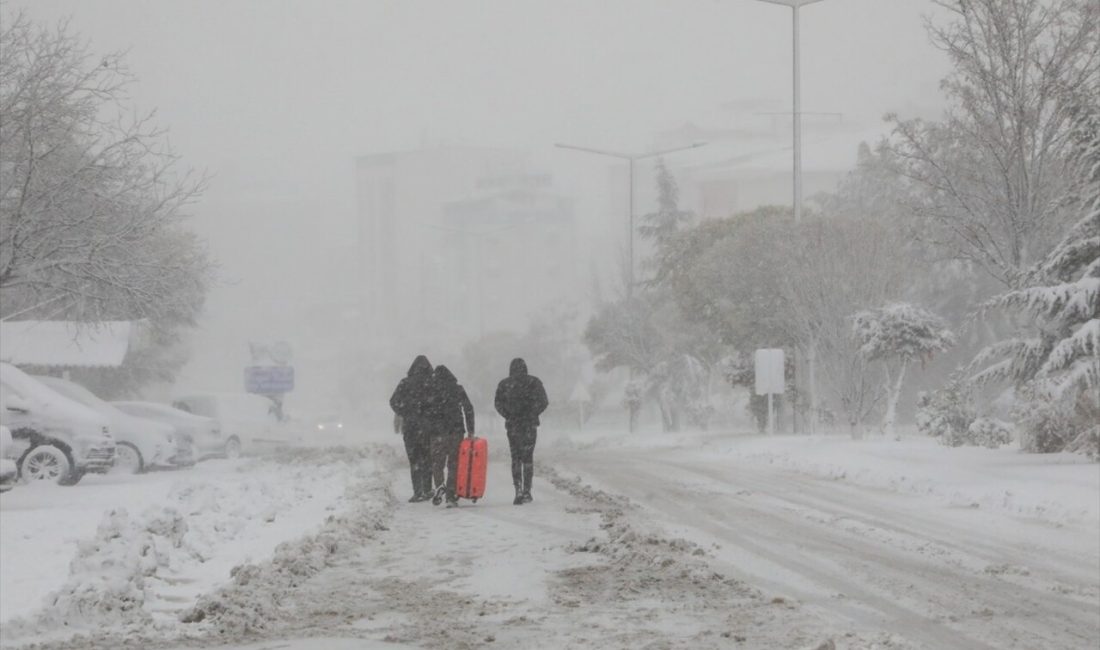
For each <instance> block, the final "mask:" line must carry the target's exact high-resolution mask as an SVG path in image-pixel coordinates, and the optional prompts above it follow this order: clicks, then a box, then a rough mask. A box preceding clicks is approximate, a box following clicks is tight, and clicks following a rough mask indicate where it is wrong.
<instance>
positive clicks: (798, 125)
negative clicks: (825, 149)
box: [757, 0, 821, 433]
mask: <svg viewBox="0 0 1100 650" xmlns="http://www.w3.org/2000/svg"><path fill="white" fill-rule="evenodd" d="M757 1H758V2H767V3H770V4H775V5H786V6H788V7H790V8H791V57H792V63H791V73H792V74H791V86H792V92H791V94H792V95H793V103H794V108H793V115H792V116H791V117H792V120H791V121H792V122H793V134H792V135H793V141H794V142H793V145H794V146H793V149H794V154H793V157H794V160H793V161H792V166H793V167H794V169H793V174H792V176H793V182H792V184H793V186H794V187H793V190H794V191H793V194H794V196H793V201H794V222H795V223H796V224H797V223H801V222H802V44H801V34H800V30H799V9H801V8H802V7H803V6H805V5H808V4H813V3H815V2H821V0H757ZM799 357H800V355H798V350H797V348H796V349H795V368H796V371H795V372H796V373H797V372H798V370H797V369H798V368H800V367H801V365H802V359H801V358H799ZM807 357H808V358H809V369H808V370H809V373H808V374H809V377H808V380H809V381H808V382H807V383H808V384H809V394H810V422H809V424H810V427H809V428H810V433H816V430H817V368H816V361H817V350H816V349H815V342H814V341H813V340H811V341H810V350H809V354H808V355H807ZM793 413H795V411H794V410H793V409H792V414H793ZM795 422H797V418H795Z"/></svg>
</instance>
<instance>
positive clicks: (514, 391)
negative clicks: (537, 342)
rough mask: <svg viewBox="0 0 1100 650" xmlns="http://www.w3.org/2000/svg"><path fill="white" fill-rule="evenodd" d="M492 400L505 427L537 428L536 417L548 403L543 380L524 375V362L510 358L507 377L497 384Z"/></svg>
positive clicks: (525, 367)
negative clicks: (494, 396) (493, 399)
mask: <svg viewBox="0 0 1100 650" xmlns="http://www.w3.org/2000/svg"><path fill="white" fill-rule="evenodd" d="M495 403H496V408H497V413H500V415H501V417H503V418H504V424H505V427H506V428H507V429H508V430H512V429H516V428H528V427H537V426H538V425H539V424H540V422H539V416H540V415H542V412H543V411H545V410H546V407H547V406H548V405H549V404H550V402H549V400H547V399H546V389H545V388H543V386H542V381H541V380H540V379H539V378H538V377H535V376H534V375H529V374H527V363H526V362H525V361H524V360H523V359H513V360H512V364H511V366H510V367H509V368H508V377H507V378H505V379H503V380H501V382H500V383H499V384H497V395H496V400H495Z"/></svg>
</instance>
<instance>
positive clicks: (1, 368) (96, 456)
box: [0, 363, 115, 485]
mask: <svg viewBox="0 0 1100 650" xmlns="http://www.w3.org/2000/svg"><path fill="white" fill-rule="evenodd" d="M0 403H2V404H3V407H2V409H0V413H2V418H3V422H4V424H5V425H6V426H7V427H8V429H9V430H10V431H11V434H12V439H13V440H12V445H13V449H12V450H10V451H9V453H10V454H11V456H12V457H15V458H18V459H19V460H18V462H17V463H16V464H17V466H18V469H19V475H20V476H21V477H22V478H23V479H24V480H27V481H51V482H54V483H58V484H60V485H74V484H76V483H77V482H78V481H79V480H80V479H81V478H82V477H83V476H84V474H85V473H87V472H93V473H103V472H106V471H108V470H110V469H111V467H112V465H113V464H114V460H115V441H114V439H112V438H111V434H110V425H109V424H108V421H107V418H105V417H103V416H102V415H100V414H99V413H97V412H95V411H94V410H92V409H90V408H88V407H86V406H84V405H82V404H80V403H79V402H75V401H73V400H71V399H69V398H67V397H65V396H63V395H61V394H60V393H58V392H57V391H55V390H52V389H50V388H49V387H48V386H45V385H44V384H42V383H41V382H39V381H36V380H35V379H34V378H32V377H31V376H30V375H28V374H27V373H25V372H23V371H22V370H20V369H18V368H16V367H15V366H13V365H11V364H8V363H0Z"/></svg>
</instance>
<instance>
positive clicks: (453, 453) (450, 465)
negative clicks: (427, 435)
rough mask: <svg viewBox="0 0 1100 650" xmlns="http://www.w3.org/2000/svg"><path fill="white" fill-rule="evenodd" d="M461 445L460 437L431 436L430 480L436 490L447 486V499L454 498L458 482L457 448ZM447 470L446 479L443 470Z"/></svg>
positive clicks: (450, 434)
mask: <svg viewBox="0 0 1100 650" xmlns="http://www.w3.org/2000/svg"><path fill="white" fill-rule="evenodd" d="M461 444H462V435H461V434H458V435H455V434H452V433H448V434H443V435H434V436H432V479H433V480H434V481H435V487H436V489H439V487H440V486H441V485H446V486H447V499H448V500H454V498H455V483H456V482H457V481H458V446H459V445H461ZM444 467H446V468H447V474H446V477H444V474H443V468H444Z"/></svg>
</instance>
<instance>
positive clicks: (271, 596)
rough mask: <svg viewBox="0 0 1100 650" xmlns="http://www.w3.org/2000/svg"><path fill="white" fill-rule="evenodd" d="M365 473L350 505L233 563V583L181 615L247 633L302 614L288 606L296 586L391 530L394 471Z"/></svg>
mask: <svg viewBox="0 0 1100 650" xmlns="http://www.w3.org/2000/svg"><path fill="white" fill-rule="evenodd" d="M363 479H364V480H362V481H360V482H357V483H356V484H354V485H352V486H351V487H350V488H349V490H348V494H347V497H346V501H347V502H348V507H347V508H346V509H344V510H343V511H342V512H341V513H340V514H338V515H332V516H329V517H328V518H327V519H326V520H325V522H324V525H322V526H321V530H320V531H319V532H317V533H315V534H312V535H307V536H305V537H303V538H301V539H299V540H296V541H290V542H284V543H282V544H280V545H279V546H278V548H276V549H275V555H274V557H272V558H271V559H270V560H267V561H264V562H261V563H258V564H242V565H239V566H236V567H234V568H233V569H232V571H231V572H230V574H231V576H232V582H231V583H230V584H229V585H227V586H225V587H223V588H221V589H219V590H217V591H216V592H214V593H211V594H207V595H205V596H203V597H202V598H200V599H199V601H198V603H196V604H195V606H194V607H193V608H191V609H190V610H189V611H187V612H184V613H183V615H182V616H181V619H180V620H181V621H182V622H183V623H187V624H202V626H201V628H200V629H197V630H192V631H191V633H202V634H208V633H211V632H216V633H218V634H220V635H247V634H254V633H257V632H261V631H264V630H267V629H269V627H270V626H272V625H273V624H275V623H277V622H278V623H282V624H285V623H287V621H289V620H290V619H292V618H293V617H294V616H295V615H300V614H302V612H301V611H299V610H298V609H297V608H295V607H293V606H284V603H286V602H287V597H288V596H289V595H290V594H291V593H293V591H294V590H295V589H296V588H297V587H298V586H300V585H301V584H302V583H303V582H305V581H306V580H309V579H310V578H311V577H313V576H314V575H316V574H317V573H319V572H320V571H321V570H322V569H324V568H326V567H328V566H330V564H331V563H332V562H334V561H335V560H336V559H338V558H340V557H342V556H343V555H344V554H346V553H349V552H352V551H354V550H355V549H357V548H359V547H360V546H361V545H362V544H363V543H364V542H365V541H366V540H369V539H371V538H373V537H374V536H375V535H377V534H378V533H379V532H380V531H385V530H387V527H386V525H385V521H386V520H387V519H388V517H389V516H390V512H391V511H392V508H393V506H394V504H395V503H396V500H395V498H394V496H393V493H392V492H391V490H390V487H389V486H390V475H389V473H388V472H386V471H382V470H380V469H375V470H374V471H373V472H372V473H371V474H369V475H368V476H365V477H363Z"/></svg>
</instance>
